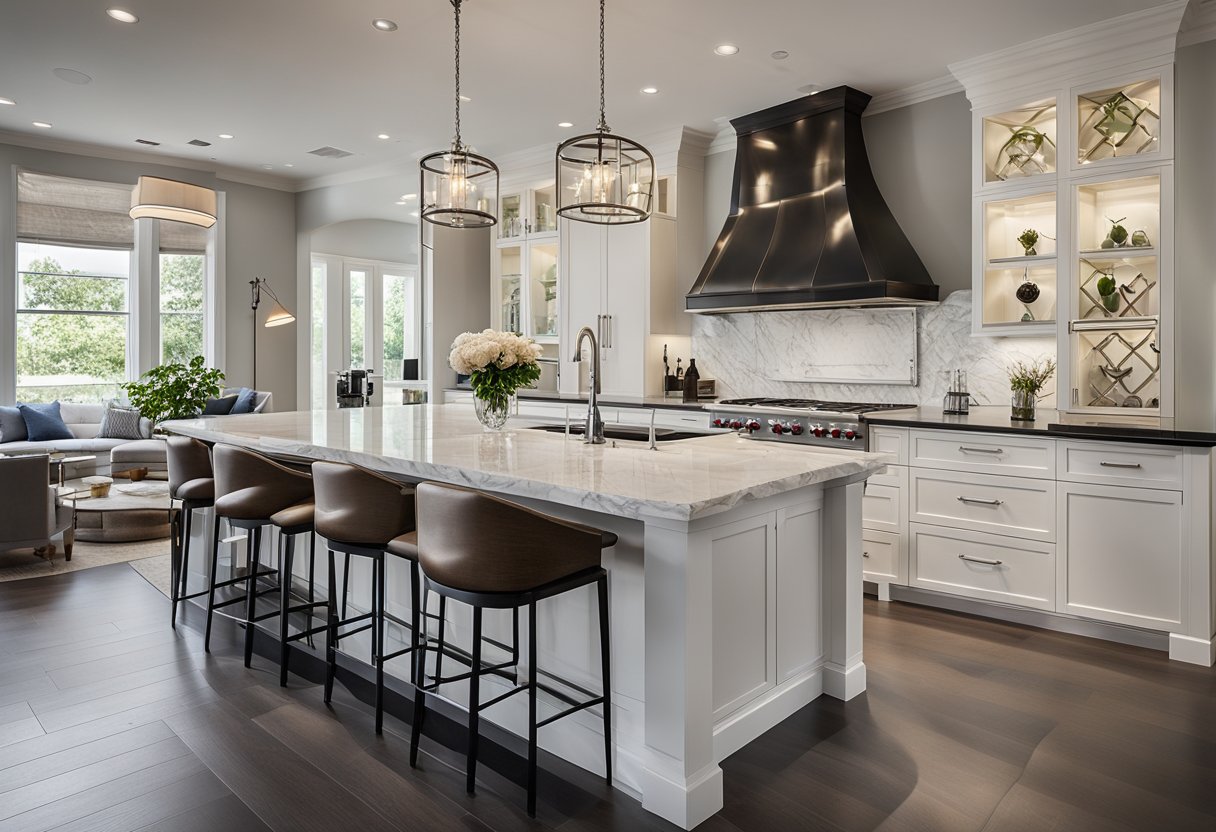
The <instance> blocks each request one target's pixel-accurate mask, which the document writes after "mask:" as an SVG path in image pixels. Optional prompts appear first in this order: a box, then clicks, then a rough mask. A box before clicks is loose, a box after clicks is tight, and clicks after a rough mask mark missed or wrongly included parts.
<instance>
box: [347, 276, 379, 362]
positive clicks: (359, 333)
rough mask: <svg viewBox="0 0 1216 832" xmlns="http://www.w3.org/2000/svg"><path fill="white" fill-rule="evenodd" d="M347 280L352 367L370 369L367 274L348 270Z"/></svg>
mask: <svg viewBox="0 0 1216 832" xmlns="http://www.w3.org/2000/svg"><path fill="white" fill-rule="evenodd" d="M347 280H348V283H349V297H350V342H349V347H350V366H351V368H352V369H360V370H363V369H368V367H367V337H366V333H367V327H366V323H367V313H366V311H365V304H364V298H365V296H366V292H367V272H365V271H363V270H362V269H347ZM372 369H375V368H372Z"/></svg>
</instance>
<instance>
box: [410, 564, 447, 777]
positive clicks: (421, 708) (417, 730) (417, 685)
mask: <svg viewBox="0 0 1216 832" xmlns="http://www.w3.org/2000/svg"><path fill="white" fill-rule="evenodd" d="M414 569H415V570H416V571H415V573H414V574H415V577H416V578H420V577H421V574H422V573H421V570H419V569H418V565H417V564H415V565H414ZM419 594H420V595H421V596H422V603H425V602H426V597H427V594H428V593H427V584H426V580H425V579H423V580H422V584H421V589H420V591H419ZM442 601H443V596H440V603H442ZM420 617H421V616H416V617H415V619H414V620H415V621H417V620H419V618H420ZM417 652H418V653H419V656H418V659H417V662H418V664H417V665H416V667H417V670H416V671H415V673H416V676H415V678H414V715H413V717H412V718H411V719H410V768H414V767H415V766H417V765H418V741H419V740H420V739H422V721H423V720H424V719H425V718H426V692H425V691H423V689H422V688H423V685H425V684H426V651H425V650H420V651H417ZM440 654H442V651H441V653H440Z"/></svg>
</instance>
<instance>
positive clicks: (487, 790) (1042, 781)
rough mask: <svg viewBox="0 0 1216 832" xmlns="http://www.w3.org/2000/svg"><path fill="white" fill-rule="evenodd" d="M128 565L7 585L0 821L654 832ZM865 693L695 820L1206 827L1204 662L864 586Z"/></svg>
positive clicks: (120, 826)
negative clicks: (531, 787)
mask: <svg viewBox="0 0 1216 832" xmlns="http://www.w3.org/2000/svg"><path fill="white" fill-rule="evenodd" d="M167 614H168V602H167V601H166V600H165V599H164V597H163V596H161V595H160V593H158V592H157V591H156V590H155V589H153V588H152V587H150V586H149V585H148V584H147V583H145V582H144V581H143V579H142V578H140V577H139V575H138V574H136V573H135V572H134V570H131V569H130V568H129V567H127V566H126V565H124V564H119V565H115V566H110V567H103V568H100V569H92V570H87V571H83V572H74V573H69V574H67V575H61V576H54V577H47V578H45V579H35V580H29V581H20V582H12V583H4V584H0V830H4V831H7V830H30V831H31V832H33V831H34V830H50V829H55V830H76V831H77V832H83V830H90V832H92V831H93V830H113V831H114V832H121V831H122V830H136V829H139V830H156V832H191V831H192V830H199V831H200V832H202V830H225V832H242V830H266V829H273V830H283V832H288V830H291V832H298V831H299V830H344V829H358V830H360V832H375V830H396V829H410V830H428V832H429V830H438V831H439V832H447V831H448V830H451V832H487V830H500V831H501V832H524V831H525V830H561V831H562V832H575V831H576V830H577V831H578V832H582V830H622V832H623V831H624V830H629V831H630V832H632V831H633V830H646V831H647V832H650V830H655V832H657V831H658V830H670V829H672V827H671V826H670V825H668V824H665V823H663V822H662V821H659V820H657V819H655V818H653V817H651V816H649V815H646V814H645V813H644V812H643V811H642V810H641V808H640V806H639V805H638V804H637V803H636V802H635V801H633V800H631V799H629V798H627V797H624V796H622V795H619V794H613V793H612V792H610V791H608V790H607V789H605V788H604V787H603V786H602V784H601V783H600V782H599V781H598V779H597V778H595V777H592V776H590V775H589V774H586V773H585V772H581V771H578V770H575V769H572V768H570V767H568V766H564V765H562V764H560V763H554V762H553V761H550V770H549V771H548V772H547V773H546V774H545V775H544V776H543V778H542V782H541V805H540V809H539V816H538V818H537V819H536V820H533V819H530V818H528V817H527V815H526V814H525V813H524V811H523V808H522V807H523V794H522V790H521V789H520V788H519V787H518V786H517V785H516V784H515V781H514V778H508V777H506V776H503V775H502V774H500V773H497V772H494V771H491V770H489V769H488V768H485V767H483V769H482V770H481V773H482V775H483V776H482V778H481V781H482V782H481V785H480V786H479V790H478V793H477V795H476V796H472V797H470V796H468V795H466V794H465V792H464V778H463V774H462V765H463V759H462V758H461V756H460V755H459V754H457V753H454V752H450V751H447V750H446V749H443V748H442V747H439V746H437V745H436V744H434V743H430V744H429V745H430V747H429V749H428V751H429V753H426V754H424V756H423V759H422V762H421V765H420V767H419V769H418V770H411V769H410V768H409V765H408V743H407V740H406V737H407V736H408V726H407V725H405V724H403V723H401V722H398V721H397V720H395V719H391V718H390V719H389V720H388V722H387V725H386V732H385V734H384V736H383V737H377V736H376V735H375V734H374V732H373V731H372V723H371V718H370V710H369V708H367V706H365V705H364V704H362V703H361V702H359V701H357V700H356V699H354V698H353V697H351V696H349V695H347V694H346V693H345V691H343V690H342V689H341V688H339V690H338V693H337V695H336V696H335V704H334V707H333V708H332V709H327V708H325V707H323V705H322V703H321V693H320V690H319V688H318V686H316V685H314V684H311V683H309V682H306V681H305V680H303V679H299V678H293V684H292V686H291V687H290V688H288V689H287V690H282V689H280V688H279V687H278V684H277V674H276V673H274V672H273V667H272V666H271V665H270V664H269V663H268V662H267V661H266V660H265V659H261V658H259V659H257V660H256V667H255V669H254V670H246V669H245V668H244V667H243V666H242V664H241V660H240V648H239V643H238V640H237V630H236V628H235V627H234V626H232V625H230V624H228V623H226V622H225V623H223V624H222V625H221V626H219V628H218V640H217V643H216V644H215V645H214V647H213V650H214V652H213V653H212V655H210V656H208V655H206V654H204V653H203V652H202V640H201V635H200V632H199V628H198V627H196V624H197V622H198V620H199V618H198V617H197V616H192V617H191V623H190V625H189V626H183V627H180V628H179V629H178V631H177V632H176V633H175V632H174V631H173V630H171V629H170V628H169V627H168V625H167V623H166V622H167ZM865 649H866V660H867V665H868V666H869V686H870V687H869V692H868V693H867V694H866V695H864V696H862V697H859V698H858V699H856V700H854V701H852V702H849V703H841V702H837V701H835V700H832V699H826V698H825V699H821V700H819V701H818V702H816V703H814V704H812V705H811V706H809V707H807V708H804V709H803V710H802V711H800V712H799V713H797V714H795V715H794V716H793V717H791V718H790V719H788V720H786V721H785V722H784V723H782V724H781V725H779V726H778V727H777V728H775V729H773V730H772V731H770V732H769V733H767V734H766V735H764V736H763V737H761V738H760V739H759V740H757V741H756V742H754V743H752V744H751V745H749V746H748V747H747V748H745V749H743V750H742V751H740V752H739V753H737V754H735V755H734V756H733V757H731V758H730V759H728V760H726V761H725V762H724V763H723V764H722V767H723V769H724V770H725V772H726V778H725V782H726V807H725V809H724V810H723V811H722V812H721V813H720V814H719V815H717V816H716V817H714V818H712V819H711V820H709V821H708V822H706V823H705V824H704V825H703V826H702V827H701V829H703V830H706V832H740V830H748V831H750V830H755V831H756V832H776V831H777V830H782V832H785V830H808V832H809V831H810V830H867V832H868V831H869V830H933V831H934V832H950V831H952V830H959V832H964V831H966V832H974V831H975V830H990V831H991V832H1027V830H1068V831H1069V832H1085V830H1104V832H1110V831H1111V830H1115V831H1116V832H1118V831H1119V830H1170V832H1174V831H1175V830H1179V831H1181V830H1203V831H1204V832H1212V830H1214V829H1216V672H1213V671H1211V670H1207V669H1203V668H1196V667H1191V666H1187V665H1181V664H1176V663H1170V662H1168V661H1167V660H1166V659H1165V657H1164V656H1163V655H1162V654H1159V653H1155V652H1151V651H1146V650H1139V649H1135V648H1129V647H1122V646H1118V645H1112V644H1106V643H1103V642H1097V641H1091V640H1087V639H1081V638H1077V637H1073V636H1066V635H1060V634H1055V633H1049V632H1043V631H1038V630H1033V629H1030V628H1024V627H1018V626H1014V625H1008V624H1002V623H997V622H991V621H985V620H982V619H976V618H971V617H967V616H962V615H955V614H952V613H946V612H941V611H936V610H930V609H926V608H921V607H914V606H910V605H905V604H893V605H887V604H879V603H877V602H873V601H867V607H866V643H865Z"/></svg>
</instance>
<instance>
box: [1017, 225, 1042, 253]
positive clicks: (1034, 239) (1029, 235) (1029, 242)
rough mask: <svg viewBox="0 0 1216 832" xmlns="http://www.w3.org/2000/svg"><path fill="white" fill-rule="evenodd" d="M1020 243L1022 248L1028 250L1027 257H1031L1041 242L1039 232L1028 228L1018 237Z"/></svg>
mask: <svg viewBox="0 0 1216 832" xmlns="http://www.w3.org/2000/svg"><path fill="white" fill-rule="evenodd" d="M1018 242H1019V243H1020V244H1021V246H1022V248H1023V249H1025V250H1026V255H1027V256H1030V255H1032V254H1034V253H1035V250H1034V247H1035V246H1036V245H1037V244H1038V242H1039V232H1037V231H1035V230H1034V229H1033V228H1027V229H1026V230H1025V231H1023V232H1022V233H1021V234H1019V235H1018Z"/></svg>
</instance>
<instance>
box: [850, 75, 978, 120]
mask: <svg viewBox="0 0 1216 832" xmlns="http://www.w3.org/2000/svg"><path fill="white" fill-rule="evenodd" d="M962 91H963V85H962V84H961V83H960V82H959V80H958V79H957V78H955V77H954V76H953V75H943V76H942V77H941V78H931V79H930V80H928V81H922V82H921V83H919V84H913V85H912V86H910V87H904V88H903V89H902V90H895V91H894V92H884V93H881V94H880V95H876V96H874V97H873V98H872V99H870V105H869V106H868V107H866V111H865V112H864V113H862V114H861V115H862V117H863V118H864V117H865V116H874V115H878V114H879V113H885V112H888V111H889V110H898V109H899V108H900V107H910V106H911V105H913V104H920V103H921V102H923V101H932V100H933V99H934V98H943V97H945V96H947V95H954V94H955V93H956V92H962Z"/></svg>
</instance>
